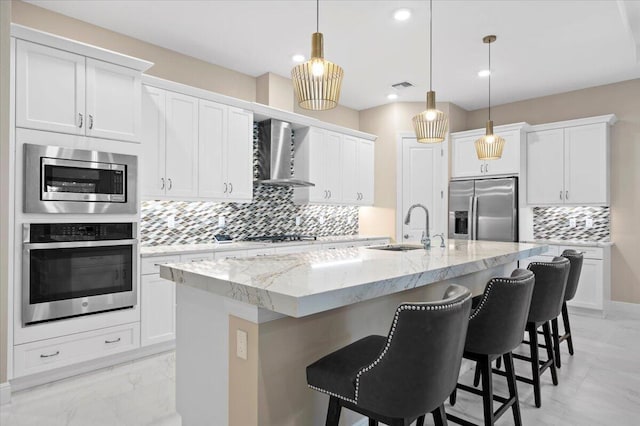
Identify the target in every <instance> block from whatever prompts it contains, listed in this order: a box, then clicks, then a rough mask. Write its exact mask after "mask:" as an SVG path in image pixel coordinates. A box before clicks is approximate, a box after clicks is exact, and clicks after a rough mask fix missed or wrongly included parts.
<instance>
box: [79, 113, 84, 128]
mask: <svg viewBox="0 0 640 426" xmlns="http://www.w3.org/2000/svg"><path fill="white" fill-rule="evenodd" d="M78 117H79V118H80V124H78V127H79V128H80V129H82V123H84V119H83V117H82V113H81V112H79V113H78Z"/></svg>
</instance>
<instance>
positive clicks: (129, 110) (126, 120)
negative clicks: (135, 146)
mask: <svg viewBox="0 0 640 426" xmlns="http://www.w3.org/2000/svg"><path fill="white" fill-rule="evenodd" d="M86 66H87V105H86V111H87V120H88V121H87V129H86V134H87V136H94V137H99V138H106V139H117V140H121V141H130V142H140V90H141V84H142V83H141V79H140V72H139V71H136V70H133V69H131V68H126V67H121V66H118V65H114V64H110V63H108V62H103V61H96V60H95V59H91V58H87V62H86Z"/></svg>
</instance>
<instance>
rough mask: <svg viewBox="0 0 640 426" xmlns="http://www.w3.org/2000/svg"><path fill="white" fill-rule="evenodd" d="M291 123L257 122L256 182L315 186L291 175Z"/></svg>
mask: <svg viewBox="0 0 640 426" xmlns="http://www.w3.org/2000/svg"><path fill="white" fill-rule="evenodd" d="M291 143H292V139H291V124H290V123H287V122H285V121H280V120H274V119H271V120H265V121H261V122H260V123H258V183H261V184H264V185H280V186H315V184H314V183H311V182H306V181H304V180H300V179H295V178H293V177H291V161H292V155H291Z"/></svg>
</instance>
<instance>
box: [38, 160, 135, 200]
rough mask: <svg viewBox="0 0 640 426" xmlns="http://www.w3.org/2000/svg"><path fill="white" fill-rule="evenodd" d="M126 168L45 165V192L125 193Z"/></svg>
mask: <svg viewBox="0 0 640 426" xmlns="http://www.w3.org/2000/svg"><path fill="white" fill-rule="evenodd" d="M125 172H126V171H124V170H109V169H94V168H85V167H69V166H63V165H55V164H45V165H44V172H43V173H44V188H43V191H44V192H70V193H82V194H109V195H123V194H124V176H125V174H126V173H125Z"/></svg>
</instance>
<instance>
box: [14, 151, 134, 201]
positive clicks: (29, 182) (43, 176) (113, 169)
mask: <svg viewBox="0 0 640 426" xmlns="http://www.w3.org/2000/svg"><path fill="white" fill-rule="evenodd" d="M24 158H25V164H24V174H25V177H24V178H25V185H24V188H25V189H24V212H25V213H136V212H137V196H136V188H137V171H138V159H137V157H136V156H134V155H125V154H114V153H109V152H99V151H88V150H83V149H72V148H62V147H57V146H45V145H33V144H24Z"/></svg>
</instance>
